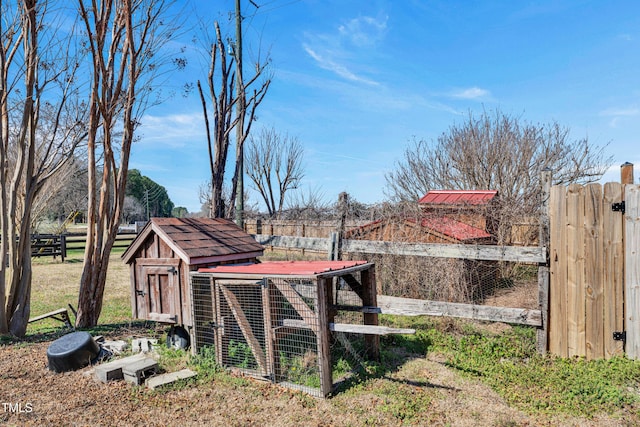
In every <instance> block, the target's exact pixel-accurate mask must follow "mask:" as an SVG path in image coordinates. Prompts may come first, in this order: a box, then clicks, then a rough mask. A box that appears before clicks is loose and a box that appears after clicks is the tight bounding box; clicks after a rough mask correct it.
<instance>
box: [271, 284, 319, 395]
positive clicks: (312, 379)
mask: <svg viewBox="0 0 640 427" xmlns="http://www.w3.org/2000/svg"><path fill="white" fill-rule="evenodd" d="M316 286H317V285H316V282H315V281H311V280H305V279H281V278H274V279H270V280H269V295H270V299H271V316H272V318H271V321H272V325H273V328H274V348H275V370H274V371H275V372H274V374H275V381H276V382H278V383H285V384H287V385H291V386H294V387H295V388H300V389H303V390H306V391H310V389H318V388H320V385H321V384H320V369H319V363H318V362H319V361H318V339H317V332H318V328H319V325H318V315H317V313H316V307H317V305H318V304H317V303H318V295H317V287H316Z"/></svg>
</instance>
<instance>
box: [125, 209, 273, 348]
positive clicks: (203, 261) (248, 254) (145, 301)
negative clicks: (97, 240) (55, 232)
mask: <svg viewBox="0 0 640 427" xmlns="http://www.w3.org/2000/svg"><path fill="white" fill-rule="evenodd" d="M261 255H262V246H261V245H260V244H259V243H257V242H256V241H255V240H254V239H253V237H251V235H249V234H247V233H245V232H244V231H243V230H242V229H241V228H239V227H238V226H237V225H236V224H234V223H233V222H232V221H230V220H227V219H221V218H151V220H150V221H149V222H148V223H147V224H146V225H145V227H144V228H143V229H142V230H141V231H140V233H139V234H138V235H137V237H136V238H135V239H134V241H133V242H132V243H131V245H129V247H128V248H127V250H126V251H125V252H124V254H123V255H122V259H123V261H124V262H125V263H126V264H128V265H129V268H130V276H131V311H132V315H133V318H134V319H142V320H152V321H156V322H160V323H164V324H167V325H168V326H170V329H169V333H168V336H167V340H168V343H171V345H172V346H175V347H187V346H188V345H189V337H190V329H191V327H192V326H193V322H192V319H191V300H190V296H191V294H190V293H189V273H190V272H191V271H197V270H198V268H200V267H203V266H212V265H219V264H227V263H255V262H257V257H259V256H261Z"/></svg>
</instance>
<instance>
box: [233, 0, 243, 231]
mask: <svg viewBox="0 0 640 427" xmlns="http://www.w3.org/2000/svg"><path fill="white" fill-rule="evenodd" d="M234 53H235V57H236V91H237V93H238V102H237V104H236V112H237V114H238V123H237V124H236V150H238V152H237V153H236V168H237V171H238V181H237V182H236V224H237V225H238V227H240V228H244V114H245V109H246V105H245V104H246V97H245V93H244V81H243V80H242V14H241V13H240V0H236V44H235V49H234Z"/></svg>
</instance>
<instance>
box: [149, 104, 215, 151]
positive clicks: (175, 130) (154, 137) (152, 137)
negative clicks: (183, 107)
mask: <svg viewBox="0 0 640 427" xmlns="http://www.w3.org/2000/svg"><path fill="white" fill-rule="evenodd" d="M141 123H142V124H141V126H140V128H139V129H138V135H140V143H141V144H148V143H153V144H162V145H166V146H168V147H174V148H175V147H182V146H185V145H187V144H188V142H189V141H190V140H193V139H196V138H197V139H199V138H205V128H204V120H203V117H202V113H201V112H194V113H190V114H167V115H158V116H152V115H146V116H144V117H143V118H142V120H141Z"/></svg>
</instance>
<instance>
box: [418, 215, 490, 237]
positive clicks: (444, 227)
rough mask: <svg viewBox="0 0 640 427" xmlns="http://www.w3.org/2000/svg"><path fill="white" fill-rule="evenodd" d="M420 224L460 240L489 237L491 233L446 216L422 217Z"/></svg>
mask: <svg viewBox="0 0 640 427" xmlns="http://www.w3.org/2000/svg"><path fill="white" fill-rule="evenodd" d="M420 225H421V226H422V227H425V228H428V229H430V230H433V231H436V232H438V233H440V234H444V235H445V236H449V237H453V238H454V239H456V240H460V241H465V240H476V239H487V238H490V237H491V234H489V233H487V232H486V231H485V230H482V229H480V228H477V227H474V226H472V225H469V224H465V223H464V222H460V221H456V220H455V219H452V218H448V217H446V216H439V217H432V218H422V220H421V221H420Z"/></svg>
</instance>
